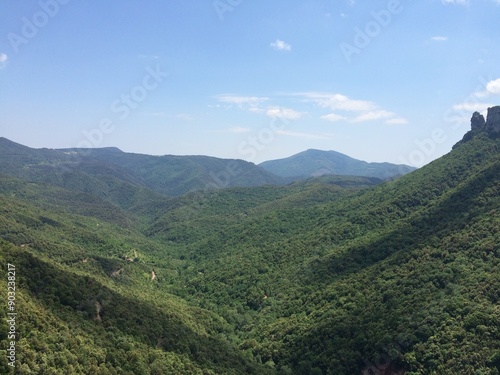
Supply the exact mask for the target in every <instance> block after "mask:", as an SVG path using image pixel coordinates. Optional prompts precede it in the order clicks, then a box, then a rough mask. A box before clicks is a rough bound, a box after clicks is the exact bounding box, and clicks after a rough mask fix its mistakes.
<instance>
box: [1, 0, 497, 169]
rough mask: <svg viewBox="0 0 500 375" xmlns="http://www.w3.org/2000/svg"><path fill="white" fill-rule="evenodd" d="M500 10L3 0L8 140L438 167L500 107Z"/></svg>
mask: <svg viewBox="0 0 500 375" xmlns="http://www.w3.org/2000/svg"><path fill="white" fill-rule="evenodd" d="M499 15H500V0H418V1H417V0H386V1H379V0H365V1H361V0H334V1H333V0H330V1H328V0H308V1H301V0H286V1H285V0H275V1H264V0H252V1H250V0H182V1H173V0H170V1H168V0H149V1H143V0H142V1H139V0H127V1H118V0H109V1H85V2H83V1H76V0H39V1H30V0H25V1H8V0H1V1H0V136H3V137H6V138H8V139H11V140H13V141H15V142H18V143H21V144H24V145H27V146H30V147H34V148H42V147H47V148H67V147H109V146H114V147H118V148H120V149H121V150H123V151H126V152H135V153H145V154H153V155H165V154H174V155H200V154H202V155H210V156H215V157H221V158H235V159H244V160H248V161H251V162H254V163H260V162H262V161H265V160H271V159H278V158H284V157H288V156H291V155H293V154H295V153H298V152H301V151H304V150H306V149H311V148H314V149H320V150H335V151H338V152H342V153H344V154H347V155H349V156H351V157H354V158H357V159H361V160H365V161H369V162H384V161H385V162H392V163H398V164H401V163H403V164H410V165H414V166H417V167H419V166H422V165H425V164H427V163H429V162H431V161H432V160H434V159H436V158H438V157H440V156H442V155H443V154H446V153H447V152H449V151H450V150H451V147H452V146H453V144H455V143H456V142H457V141H458V140H460V139H461V138H462V136H463V135H464V134H465V132H466V131H468V130H469V129H470V118H471V116H472V113H473V112H474V111H479V112H481V113H483V114H484V115H486V110H487V108H488V107H490V106H493V105H498V104H500V32H499V31H500V30H499V26H498V19H499Z"/></svg>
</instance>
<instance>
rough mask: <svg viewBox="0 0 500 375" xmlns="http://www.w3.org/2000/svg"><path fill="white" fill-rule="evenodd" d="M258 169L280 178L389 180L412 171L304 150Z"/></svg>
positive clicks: (328, 152)
mask: <svg viewBox="0 0 500 375" xmlns="http://www.w3.org/2000/svg"><path fill="white" fill-rule="evenodd" d="M259 166H260V167H262V168H264V169H266V170H267V171H269V172H271V173H274V174H275V175H278V176H281V177H299V176H303V177H311V176H322V175H327V174H334V175H349V176H367V177H378V178H383V179H387V178H391V177H397V176H401V175H404V174H406V173H409V172H411V171H413V170H415V168H413V167H410V166H408V165H396V164H391V163H367V162H365V161H361V160H357V159H353V158H351V157H349V156H347V155H344V154H341V153H340V152H336V151H321V150H313V149H311V150H307V151H303V152H300V153H298V154H296V155H292V156H290V157H288V158H284V159H277V160H269V161H265V162H263V163H261V164H259Z"/></svg>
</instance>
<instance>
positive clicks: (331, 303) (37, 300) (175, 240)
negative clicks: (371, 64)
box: [0, 131, 500, 375]
mask: <svg viewBox="0 0 500 375" xmlns="http://www.w3.org/2000/svg"><path fill="white" fill-rule="evenodd" d="M111 152H112V153H114V152H116V151H113V150H111ZM37 157H39V156H37ZM51 160H52V159H51ZM378 182H379V181H377V180H375V179H366V178H363V179H361V178H354V177H352V178H345V177H343V178H337V177H335V178H334V177H323V178H322V179H314V180H309V181H304V182H296V183H294V184H291V185H288V186H284V187H280V186H265V187H254V188H250V187H234V188H230V189H220V190H210V191H198V192H194V193H190V194H187V195H184V196H182V197H177V198H171V199H166V200H164V201H162V202H161V204H160V205H154V206H155V208H156V209H154V210H153V209H150V208H151V207H150V206H149V205H148V204H147V202H146V201H144V202H143V203H144V204H145V206H146V209H140V208H141V207H144V206H143V205H142V206H141V205H136V206H133V208H132V209H131V208H127V207H121V206H119V205H118V204H115V203H112V202H110V201H106V200H104V199H102V198H99V197H96V196H95V195H93V194H92V193H91V192H87V193H83V192H78V191H76V190H72V189H65V188H61V187H60V186H54V185H52V184H49V183H47V182H45V183H39V182H28V181H25V180H22V179H17V178H13V177H5V176H0V238H1V239H2V242H1V243H0V247H1V252H0V255H1V262H0V267H2V270H3V273H5V272H6V269H5V268H6V265H7V264H8V263H12V264H16V267H17V271H16V278H17V282H18V290H17V293H18V296H19V297H18V298H19V304H20V305H19V306H20V308H21V306H22V308H23V315H22V316H20V318H19V323H18V328H19V329H18V332H19V335H18V340H19V341H18V345H19V346H18V347H19V348H21V347H22V348H23V349H22V350H20V351H19V358H18V368H17V370H16V371H17V372H16V373H19V374H28V373H43V372H47V373H65V371H66V373H68V372H70V373H75V374H79V373H88V370H87V369H89V368H91V369H92V371H94V373H103V374H107V373H110V374H115V373H117V374H132V373H133V374H161V373H182V374H244V373H254V374H266V373H269V374H280V375H281V374H304V375H305V374H308V375H309V374H316V375H321V374H323V375H325V374H339V375H342V374H345V375H351V374H368V373H370V371H371V373H372V374H373V373H380V374H382V373H384V374H405V375H416V374H429V375H430V374H476V373H481V374H489V375H495V374H498V373H499V371H500V344H499V343H500V328H499V327H500V320H499V317H500V311H499V302H500V293H499V291H500V276H499V274H498V269H499V267H500V257H499V255H500V254H499V250H500V248H499V246H498V244H499V243H500V231H499V230H498V228H500V215H499V212H500V191H499V189H500V137H498V135H497V134H495V133H490V132H484V131H474V132H473V133H471V134H469V135H468V136H467V137H466V138H465V139H464V141H463V142H461V143H460V144H458V145H457V147H455V148H454V150H453V151H452V152H450V153H449V154H447V155H445V156H444V157H442V158H440V159H438V160H436V161H434V162H432V163H431V164H429V165H427V166H425V167H423V168H421V169H419V170H417V171H415V172H413V173H411V174H408V175H405V176H403V177H401V178H399V179H397V180H394V181H390V182H386V183H384V184H378ZM373 185H375V186H373ZM5 280H6V278H5V277H4V278H2V280H0V282H1V283H2V285H3V286H6V281H5ZM0 290H1V292H2V297H3V298H5V299H6V298H7V297H6V295H5V291H6V288H3V287H2V288H1V289H0ZM4 309H5V306H4ZM1 324H2V326H1V327H2V332H6V331H5V330H6V329H7V327H6V323H5V320H4V319H3V320H2V323H1ZM1 337H2V339H4V338H5V334H3V336H1ZM2 345H5V340H2ZM2 349H5V347H2ZM5 361H6V359H5V357H4V356H3V357H1V358H0V368H1V369H2V371H4V370H5V371H7V370H8V367H7V365H6V362H5Z"/></svg>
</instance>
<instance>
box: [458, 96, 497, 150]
mask: <svg viewBox="0 0 500 375" xmlns="http://www.w3.org/2000/svg"><path fill="white" fill-rule="evenodd" d="M470 125H471V130H470V131H468V132H467V133H465V135H464V137H463V138H462V140H461V141H460V142H458V143H457V144H455V146H453V148H455V147H457V146H459V145H461V144H462V143H465V142H468V141H470V140H471V139H472V138H473V137H474V136H475V135H477V134H480V133H486V134H488V136H490V137H493V138H495V137H498V136H500V106H498V105H497V106H495V107H490V108H488V114H487V116H486V121H484V116H483V115H482V114H480V113H479V112H474V113H473V114H472V118H471V119H470Z"/></svg>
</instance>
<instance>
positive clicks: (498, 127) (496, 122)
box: [484, 106, 500, 133]
mask: <svg viewBox="0 0 500 375" xmlns="http://www.w3.org/2000/svg"><path fill="white" fill-rule="evenodd" d="M484 129H485V130H486V131H487V132H488V133H499V132H500V106H495V107H491V108H488V117H487V120H486V124H485V125H484Z"/></svg>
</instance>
